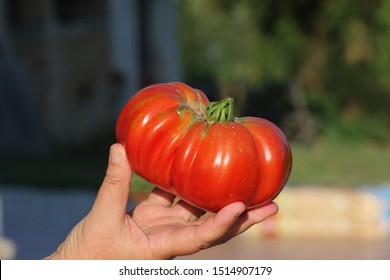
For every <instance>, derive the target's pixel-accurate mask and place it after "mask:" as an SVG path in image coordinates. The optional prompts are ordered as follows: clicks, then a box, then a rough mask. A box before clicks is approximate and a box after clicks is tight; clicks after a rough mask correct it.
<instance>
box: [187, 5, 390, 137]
mask: <svg viewBox="0 0 390 280" xmlns="http://www.w3.org/2000/svg"><path fill="white" fill-rule="evenodd" d="M181 27H182V29H181V30H182V32H181V35H182V50H183V68H184V72H185V79H186V80H187V81H188V82H189V83H192V84H196V83H199V82H210V81H212V82H215V83H216V84H217V85H218V87H219V89H220V90H221V91H223V90H226V89H229V88H230V89H232V91H233V92H236V94H238V95H240V94H241V95H245V94H246V90H247V89H248V88H251V89H255V90H256V91H260V90H259V89H260V88H262V87H264V85H265V84H269V83H278V84H283V83H284V84H290V83H291V82H292V81H294V82H296V83H298V84H299V85H300V86H301V88H302V89H303V90H304V92H305V96H306V97H307V103H308V106H309V109H310V110H312V112H313V113H314V114H315V115H316V117H317V118H318V119H319V120H320V132H322V133H325V134H334V133H336V134H341V135H344V136H345V137H346V138H356V139H359V140H360V139H371V138H372V139H374V140H380V141H386V140H388V139H390V138H389V137H390V136H389V124H390V114H388V108H390V79H389V77H390V1H385V0H376V1H371V0H363V1H353V0H338V1H327V0H321V1H310V0H297V1H288V0H281V1H272V0H264V1H256V0H238V1H228V0H217V1H207V0H196V1H192V0H182V1H181ZM237 89H241V90H237ZM306 93H307V94H306ZM268 94H272V92H270V93H268ZM233 97H235V96H233ZM242 99H245V96H244V97H243V98H242Z"/></svg>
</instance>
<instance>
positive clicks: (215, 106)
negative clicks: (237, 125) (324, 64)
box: [206, 97, 234, 122]
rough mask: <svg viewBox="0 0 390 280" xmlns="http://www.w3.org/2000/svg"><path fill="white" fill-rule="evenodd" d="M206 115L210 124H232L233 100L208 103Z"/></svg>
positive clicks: (227, 99) (229, 98)
mask: <svg viewBox="0 0 390 280" xmlns="http://www.w3.org/2000/svg"><path fill="white" fill-rule="evenodd" d="M206 115H207V119H208V120H209V121H210V122H233V121H234V115H233V98H231V97H228V98H225V99H222V100H220V101H214V102H210V103H209V104H207V106H206Z"/></svg>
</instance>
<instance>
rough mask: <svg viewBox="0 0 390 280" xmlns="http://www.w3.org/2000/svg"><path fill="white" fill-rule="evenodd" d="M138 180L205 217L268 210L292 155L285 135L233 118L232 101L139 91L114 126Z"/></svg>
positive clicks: (187, 92) (180, 86)
mask: <svg viewBox="0 0 390 280" xmlns="http://www.w3.org/2000/svg"><path fill="white" fill-rule="evenodd" d="M116 137H117V141H118V142H119V143H121V144H123V145H124V146H125V149H126V153H127V157H128V160H129V163H130V165H131V167H132V169H133V171H134V172H136V173H137V174H138V175H139V176H141V177H143V178H144V179H145V180H147V181H148V182H150V183H151V184H154V185H155V186H157V187H159V188H161V189H163V190H165V191H167V192H170V193H173V194H174V195H176V196H178V197H179V198H181V199H182V200H184V201H186V202H188V203H190V204H192V205H194V206H196V207H198V208H201V209H204V210H206V211H212V212H217V211H219V210H220V209H221V208H223V207H224V206H226V205H228V204H230V203H232V202H236V201H241V202H243V203H244V204H245V205H246V206H247V207H248V208H251V207H255V206H261V205H265V204H268V203H269V202H271V201H272V200H273V199H275V197H276V196H277V195H278V194H279V193H280V192H281V190H282V189H283V187H284V186H285V185H286V183H287V180H288V178H289V176H290V173H291V168H292V153H291V149H290V146H289V143H288V141H287V139H286V137H285V135H284V134H283V132H282V131H281V130H280V129H279V128H278V127H277V126H276V125H275V124H273V123H271V122H270V121H267V120H265V119H262V118H257V117H235V116H234V115H233V99H231V98H226V99H224V100H221V101H217V102H209V100H208V99H207V97H206V95H205V94H204V93H203V92H202V91H200V90H197V89H194V88H191V87H190V86H188V85H186V84H184V83H181V82H172V83H162V84H154V85H151V86H148V87H145V88H143V89H141V90H140V91H139V92H137V93H136V94H135V95H134V96H133V97H132V98H131V99H130V100H129V101H128V103H127V104H126V105H125V106H124V108H123V110H122V111H121V113H120V115H119V117H118V120H117V125H116Z"/></svg>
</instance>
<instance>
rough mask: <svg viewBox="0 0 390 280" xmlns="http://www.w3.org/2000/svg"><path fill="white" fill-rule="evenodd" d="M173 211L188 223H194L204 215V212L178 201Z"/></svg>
mask: <svg viewBox="0 0 390 280" xmlns="http://www.w3.org/2000/svg"><path fill="white" fill-rule="evenodd" d="M174 209H175V211H176V213H177V214H178V215H179V216H180V217H182V218H183V219H184V220H185V221H188V222H192V221H196V220H197V219H199V218H200V217H201V216H203V215H204V214H205V213H206V211H204V210H202V209H199V208H198V207H195V206H193V205H191V204H189V203H187V202H185V201H184V200H179V201H178V202H177V203H176V204H175V206H174Z"/></svg>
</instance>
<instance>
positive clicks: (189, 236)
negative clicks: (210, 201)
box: [171, 202, 245, 256]
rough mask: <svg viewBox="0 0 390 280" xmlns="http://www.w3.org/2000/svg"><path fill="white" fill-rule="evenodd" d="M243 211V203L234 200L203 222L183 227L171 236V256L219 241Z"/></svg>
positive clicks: (209, 245)
mask: <svg viewBox="0 0 390 280" xmlns="http://www.w3.org/2000/svg"><path fill="white" fill-rule="evenodd" d="M244 211H245V205H244V204H243V203H241V202H235V203H232V204H230V205H228V206H226V207H224V208H223V209H221V210H220V211H219V212H218V213H217V214H215V215H214V216H211V217H210V218H209V219H207V220H205V221H204V222H203V223H201V224H199V225H194V226H191V227H187V228H184V229H183V230H182V231H181V232H180V234H179V232H177V235H175V236H174V237H172V238H174V242H172V243H171V244H173V246H172V256H179V255H187V254H193V253H196V252H198V251H199V250H201V249H205V248H208V247H211V246H213V245H216V244H219V243H221V242H220V241H221V239H222V238H224V237H225V236H226V234H227V233H228V232H229V230H230V228H231V227H232V226H233V225H234V223H235V222H236V221H237V219H238V218H239V216H240V215H241V213H243V212H244Z"/></svg>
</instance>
